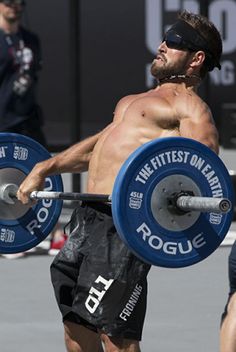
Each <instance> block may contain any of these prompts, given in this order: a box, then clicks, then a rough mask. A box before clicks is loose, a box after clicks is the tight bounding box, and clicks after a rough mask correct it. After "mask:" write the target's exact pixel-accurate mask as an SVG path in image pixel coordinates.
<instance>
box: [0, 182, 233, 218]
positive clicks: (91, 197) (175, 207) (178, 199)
mask: <svg viewBox="0 0 236 352" xmlns="http://www.w3.org/2000/svg"><path fill="white" fill-rule="evenodd" d="M17 190H18V187H17V185H15V184H4V185H1V186H0V200H3V201H4V202H5V203H8V204H12V202H14V201H13V199H16V198H17V196H16V194H17ZM188 192H189V191H185V193H188ZM182 193H183V192H180V193H179V194H174V195H173V196H172V197H169V198H168V199H167V200H168V201H169V202H170V205H169V206H170V207H171V208H172V211H175V212H178V211H179V210H181V211H183V212H189V211H200V212H215V213H227V212H228V211H230V209H231V201H230V200H229V199H226V198H213V197H196V196H188V195H186V196H185V195H182ZM29 198H30V199H31V200H41V199H53V200H55V199H61V200H71V201H88V202H89V201H92V202H105V203H110V202H111V201H112V195H108V194H93V193H77V192H53V191H50V192H47V191H33V192H32V193H31V194H30V196H29Z"/></svg>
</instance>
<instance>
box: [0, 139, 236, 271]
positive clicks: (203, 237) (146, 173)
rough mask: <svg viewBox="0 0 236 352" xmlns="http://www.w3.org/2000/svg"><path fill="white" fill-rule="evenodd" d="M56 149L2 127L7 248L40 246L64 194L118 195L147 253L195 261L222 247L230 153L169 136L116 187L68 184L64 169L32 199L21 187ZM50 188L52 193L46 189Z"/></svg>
mask: <svg viewBox="0 0 236 352" xmlns="http://www.w3.org/2000/svg"><path fill="white" fill-rule="evenodd" d="M49 157H50V154H49V153H48V152H47V151H46V149H45V148H43V147H42V146H41V145H40V144H38V143H37V142H35V141H33V140H32V139H30V138H28V137H25V136H22V135H17V134H7V133H3V134H0V184H1V185H2V187H0V206H1V205H2V206H1V207H0V253H14V252H20V251H24V250H27V249H30V248H32V247H33V246H35V245H37V244H38V243H39V242H41V241H42V240H43V239H44V238H45V237H47V235H48V234H49V233H50V232H51V230H52V229H53V227H54V226H55V224H56V222H57V220H58V217H59V215H60V212H61V208H62V199H70V200H77V199H79V200H84V201H92V202H94V201H102V202H110V203H111V209H112V217H113V220H114V224H115V227H116V229H117V232H118V234H119V235H120V237H121V239H122V240H123V241H124V242H125V243H126V244H127V246H128V247H129V248H130V250H131V251H132V252H133V253H134V254H135V255H136V256H138V257H140V258H141V259H142V260H143V261H146V262H148V263H150V264H152V265H157V266H163V267H171V268H177V267H184V266H188V265H193V264H195V263H197V262H199V261H201V260H203V259H205V258H207V257H208V256H209V255H210V254H211V253H212V252H214V251H215V250H216V249H217V248H218V246H219V245H220V243H221V242H222V241H223V239H224V238H225V236H226V234H227V231H228V229H229V227H230V224H231V221H232V217H233V207H234V191H233V186H232V182H231V179H230V175H229V173H228V171H227V169H226V167H225V165H224V164H223V162H222V160H221V159H220V158H219V157H218V156H217V155H216V154H215V153H214V152H213V151H211V150H210V149H209V148H207V147H206V146H205V145H203V144H201V143H199V142H196V141H193V140H191V139H187V138H181V137H171V138H161V139H158V140H154V141H151V142H148V143H146V144H144V145H143V146H141V147H140V148H138V149H137V150H136V151H134V152H133V153H132V154H131V155H130V157H129V158H128V159H127V160H126V161H125V162H124V164H123V165H122V167H121V169H120V171H119V173H118V175H117V177H116V180H115V184H114V188H113V192H112V194H111V195H94V194H86V193H85V194H83V193H74V192H64V191H63V185H62V182H61V176H60V175H56V176H50V177H47V178H46V180H45V189H44V191H35V192H33V193H32V195H31V196H32V198H33V197H34V199H39V198H40V200H39V201H38V202H36V204H34V205H33V206H32V207H30V206H29V205H23V204H22V203H21V202H19V201H18V200H17V199H14V198H15V197H16V192H17V189H18V187H19V185H20V184H21V182H22V181H23V179H24V178H25V176H26V175H27V174H28V173H29V172H30V171H31V169H32V168H33V166H34V165H35V164H36V163H37V162H39V161H41V160H44V159H47V158H49ZM45 192H46V193H45Z"/></svg>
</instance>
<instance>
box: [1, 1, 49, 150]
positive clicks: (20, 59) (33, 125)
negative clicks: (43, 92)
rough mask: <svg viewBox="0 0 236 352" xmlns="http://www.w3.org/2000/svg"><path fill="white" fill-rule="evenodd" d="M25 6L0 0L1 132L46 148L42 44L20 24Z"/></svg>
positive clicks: (23, 2)
mask: <svg viewBox="0 0 236 352" xmlns="http://www.w3.org/2000/svg"><path fill="white" fill-rule="evenodd" d="M24 7H25V1H24V0H0V132H14V133H19V134H23V135H26V136H29V137H31V138H33V139H35V140H37V141H38V142H39V143H41V144H42V145H44V146H45V145H46V141H45V137H44V135H43V132H42V129H41V128H42V123H43V121H42V113H41V109H40V107H39V106H38V104H37V103H36V91H35V90H36V84H37V80H38V77H37V75H38V71H39V70H40V69H41V48H40V41H39V38H38V37H37V35H35V34H34V33H32V32H30V31H29V30H27V29H25V28H24V27H23V26H22V25H21V17H22V13H23V10H24Z"/></svg>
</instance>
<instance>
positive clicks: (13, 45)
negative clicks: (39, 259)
mask: <svg viewBox="0 0 236 352" xmlns="http://www.w3.org/2000/svg"><path fill="white" fill-rule="evenodd" d="M24 8H25V1H24V0H0V132H13V133H19V134H23V135H26V136H28V137H31V138H33V139H34V140H36V141H38V142H39V143H40V144H42V145H43V146H45V147H46V140H45V137H44V134H43V132H42V125H43V119H42V111H41V109H40V107H39V105H38V104H37V102H36V85H37V81H38V72H39V71H40V69H41V64H42V57H41V45H40V40H39V38H38V36H37V35H36V34H34V33H32V32H31V31H29V30H27V29H26V28H24V27H23V26H22V25H21V18H22V14H23V10H24ZM64 242H65V235H64V232H63V231H62V229H60V227H59V226H58V227H57V228H56V229H55V230H54V232H53V233H52V234H51V243H50V248H49V254H50V255H55V254H56V253H57V252H58V251H59V249H60V248H61V247H62V246H63V244H64ZM24 255H25V253H17V254H7V255H4V257H6V258H8V259H15V258H19V257H23V256H24Z"/></svg>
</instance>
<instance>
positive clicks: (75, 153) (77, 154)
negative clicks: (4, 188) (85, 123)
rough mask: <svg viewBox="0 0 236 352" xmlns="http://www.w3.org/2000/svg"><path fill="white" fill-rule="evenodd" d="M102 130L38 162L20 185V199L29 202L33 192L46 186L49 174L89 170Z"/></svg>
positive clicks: (18, 193)
mask: <svg viewBox="0 0 236 352" xmlns="http://www.w3.org/2000/svg"><path fill="white" fill-rule="evenodd" d="M102 132H103V131H102ZM102 132H100V133H97V134H96V135H94V136H92V137H89V138H87V139H85V140H83V141H81V142H79V143H77V144H75V145H73V146H72V147H70V148H68V149H66V150H65V151H63V152H61V153H59V154H57V155H56V156H54V157H52V158H49V159H47V160H45V161H42V162H40V163H38V164H36V165H35V166H34V168H33V169H32V171H31V172H30V174H29V175H28V176H27V177H26V178H25V180H24V181H23V182H22V184H21V185H20V187H19V189H18V192H17V197H18V199H19V200H21V201H22V203H24V204H26V203H28V202H29V195H30V193H31V192H33V191H34V190H41V189H43V188H44V181H45V178H46V177H47V176H50V175H56V174H61V173H65V172H71V173H79V172H83V171H87V170H88V165H89V161H90V158H91V154H92V151H93V148H94V146H95V144H96V143H97V141H98V139H99V137H100V136H101V134H102Z"/></svg>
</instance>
